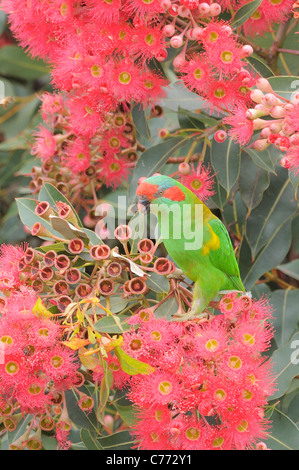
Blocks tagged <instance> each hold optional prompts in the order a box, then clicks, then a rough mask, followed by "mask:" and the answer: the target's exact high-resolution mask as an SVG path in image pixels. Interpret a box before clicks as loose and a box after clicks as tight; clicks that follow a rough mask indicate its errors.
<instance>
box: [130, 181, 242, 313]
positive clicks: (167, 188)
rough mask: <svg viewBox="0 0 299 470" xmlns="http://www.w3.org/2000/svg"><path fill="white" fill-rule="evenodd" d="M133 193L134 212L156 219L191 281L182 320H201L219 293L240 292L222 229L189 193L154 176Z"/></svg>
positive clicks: (232, 256) (236, 269) (176, 183)
mask: <svg viewBox="0 0 299 470" xmlns="http://www.w3.org/2000/svg"><path fill="white" fill-rule="evenodd" d="M136 194H137V197H138V209H139V210H140V211H142V212H149V211H151V212H153V213H154V214H155V215H156V216H157V219H158V225H159V228H160V232H161V236H162V239H163V243H164V245H165V248H166V250H167V251H168V253H169V255H170V256H171V257H172V259H173V261H174V262H175V264H176V265H177V266H178V267H179V268H180V269H181V270H182V271H183V273H184V274H185V275H186V276H188V278H189V279H191V280H192V281H194V291H193V301H192V305H191V309H190V310H189V312H186V313H184V314H182V317H181V320H182V321H186V320H189V319H192V318H194V317H196V316H197V317H200V318H201V317H204V316H206V315H207V314H206V313H205V312H204V310H205V308H206V307H207V306H208V304H209V302H210V301H211V300H212V299H214V298H215V297H216V296H217V295H218V293H219V292H220V291H241V292H245V288H244V286H243V283H242V280H241V277H240V272H239V267H238V263H237V260H236V257H235V253H234V250H233V247H232V243H231V239H230V237H229V234H228V232H227V230H226V228H225V226H224V225H223V223H222V222H221V220H220V219H218V217H216V216H215V215H214V214H213V213H212V212H211V211H210V209H208V207H207V206H206V205H205V204H203V202H202V201H200V199H198V197H197V196H196V195H195V194H194V193H193V192H192V191H191V190H189V189H188V188H186V187H185V186H184V185H182V184H181V183H180V182H179V181H176V180H175V179H173V178H170V177H169V176H164V175H154V176H151V177H149V178H146V179H144V180H142V182H141V183H140V184H139V185H138V188H137V191H136ZM192 237H193V238H192ZM190 240H192V241H190Z"/></svg>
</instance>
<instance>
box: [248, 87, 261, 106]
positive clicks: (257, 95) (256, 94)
mask: <svg viewBox="0 0 299 470" xmlns="http://www.w3.org/2000/svg"><path fill="white" fill-rule="evenodd" d="M263 97H264V93H263V92H262V91H261V90H252V92H251V93H250V98H251V99H252V101H254V102H255V103H261V101H262V98H263Z"/></svg>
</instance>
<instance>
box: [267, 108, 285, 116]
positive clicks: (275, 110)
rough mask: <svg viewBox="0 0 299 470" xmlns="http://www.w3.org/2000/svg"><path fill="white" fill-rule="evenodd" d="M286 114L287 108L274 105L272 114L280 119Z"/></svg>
mask: <svg viewBox="0 0 299 470" xmlns="http://www.w3.org/2000/svg"><path fill="white" fill-rule="evenodd" d="M285 115H286V110H285V108H284V107H283V106H273V108H272V109H271V110H270V116H271V117H273V118H275V119H279V118H282V117H284V116H285Z"/></svg>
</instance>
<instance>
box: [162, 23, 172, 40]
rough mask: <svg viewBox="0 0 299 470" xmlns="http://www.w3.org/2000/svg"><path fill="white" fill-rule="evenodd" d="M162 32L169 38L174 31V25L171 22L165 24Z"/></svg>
mask: <svg viewBox="0 0 299 470" xmlns="http://www.w3.org/2000/svg"><path fill="white" fill-rule="evenodd" d="M163 33H164V35H165V36H166V37H167V38H171V37H172V36H173V35H174V33H175V27H174V26H173V25H172V24H167V25H166V26H164V28H163Z"/></svg>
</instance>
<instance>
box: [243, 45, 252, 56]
mask: <svg viewBox="0 0 299 470" xmlns="http://www.w3.org/2000/svg"><path fill="white" fill-rule="evenodd" d="M252 54H253V48H252V47H251V46H250V45H249V44H246V45H245V46H243V47H242V55H243V57H249V56H251V55H252Z"/></svg>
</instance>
